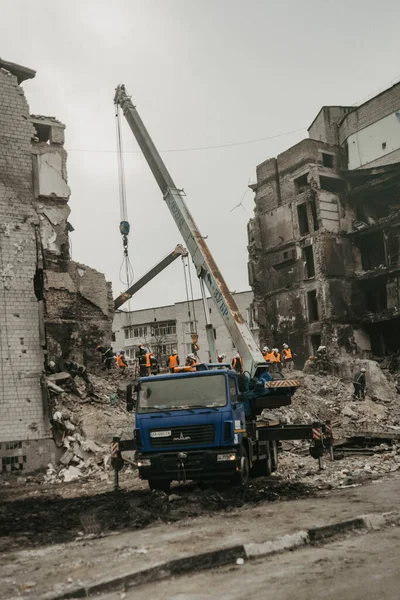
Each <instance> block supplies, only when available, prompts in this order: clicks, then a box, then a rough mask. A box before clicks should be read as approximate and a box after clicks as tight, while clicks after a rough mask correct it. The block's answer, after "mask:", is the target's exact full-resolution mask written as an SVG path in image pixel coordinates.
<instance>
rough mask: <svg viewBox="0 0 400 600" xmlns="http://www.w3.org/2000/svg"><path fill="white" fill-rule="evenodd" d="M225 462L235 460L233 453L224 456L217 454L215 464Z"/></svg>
mask: <svg viewBox="0 0 400 600" xmlns="http://www.w3.org/2000/svg"><path fill="white" fill-rule="evenodd" d="M226 460H236V454H235V453H234V452H229V453H228V452H227V453H226V454H217V462H223V461H226Z"/></svg>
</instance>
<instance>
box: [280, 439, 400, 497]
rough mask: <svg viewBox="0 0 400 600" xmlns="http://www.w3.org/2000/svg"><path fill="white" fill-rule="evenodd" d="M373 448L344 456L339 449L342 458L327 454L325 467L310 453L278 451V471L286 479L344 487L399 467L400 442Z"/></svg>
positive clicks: (321, 486) (314, 485) (337, 453)
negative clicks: (319, 465)
mask: <svg viewBox="0 0 400 600" xmlns="http://www.w3.org/2000/svg"><path fill="white" fill-rule="evenodd" d="M371 451H372V452H373V454H372V455H371V456H365V457H364V456H363V457H357V456H354V455H349V456H346V457H343V456H342V455H341V454H340V449H338V450H337V451H336V458H338V459H340V460H334V461H333V462H332V461H331V460H329V458H328V456H326V457H324V460H323V466H324V468H323V470H322V471H320V470H319V468H318V463H317V462H316V461H315V460H314V459H313V458H311V456H300V455H299V454H298V453H297V452H293V451H291V452H288V451H285V452H282V453H281V454H280V455H279V463H280V464H279V475H280V476H283V477H284V478H285V479H287V481H292V482H295V481H298V482H301V483H303V484H305V485H309V486H311V487H317V488H319V487H320V488H326V487H328V488H329V487H330V488H341V487H346V486H348V485H353V484H358V483H363V482H365V481H366V480H370V479H378V478H380V477H382V476H384V475H387V474H388V473H393V472H395V471H399V470H400V446H397V445H396V444H393V445H392V446H389V445H387V444H380V445H379V446H376V447H374V448H371Z"/></svg>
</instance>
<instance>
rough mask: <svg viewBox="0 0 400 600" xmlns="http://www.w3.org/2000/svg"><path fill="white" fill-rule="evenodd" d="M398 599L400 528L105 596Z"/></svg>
mask: <svg viewBox="0 0 400 600" xmlns="http://www.w3.org/2000/svg"><path fill="white" fill-rule="evenodd" d="M122 598H124V599H125V600H133V599H134V600H149V598H151V599H152V600H158V599H160V600H161V599H162V600H206V599H207V600H210V599H211V600H212V599H214V598H215V599H218V600H245V599H248V598H268V599H269V598H273V599H274V600H293V599H296V600H310V598H315V599H317V600H331V599H332V600H333V599H334V600H338V599H340V600H375V599H376V600H378V599H379V600H399V598H400V528H390V529H385V530H382V531H379V532H373V533H368V534H363V535H361V534H356V535H353V536H351V537H348V538H347V539H342V540H340V541H336V542H333V543H331V544H329V545H326V546H321V547H310V548H306V549H304V550H298V551H295V552H287V553H285V554H281V555H276V556H274V557H272V558H268V559H266V560H258V561H255V562H248V563H246V564H244V565H241V566H239V565H238V566H233V567H224V568H221V569H216V570H214V571H207V572H204V573H199V574H197V575H192V576H186V577H181V578H175V579H169V580H167V581H162V582H159V583H154V584H149V585H146V586H143V587H140V588H138V589H133V590H130V591H128V592H126V593H125V594H124V593H121V592H118V593H113V594H106V595H104V596H101V600H121V599H122Z"/></svg>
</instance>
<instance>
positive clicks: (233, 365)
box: [232, 356, 243, 369]
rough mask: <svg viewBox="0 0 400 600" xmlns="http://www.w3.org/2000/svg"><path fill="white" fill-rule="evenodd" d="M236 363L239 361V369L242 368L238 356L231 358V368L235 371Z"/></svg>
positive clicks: (241, 362)
mask: <svg viewBox="0 0 400 600" xmlns="http://www.w3.org/2000/svg"><path fill="white" fill-rule="evenodd" d="M237 361H239V364H240V367H242V365H243V361H242V359H241V358H239V357H238V356H234V357H233V361H232V367H233V368H234V369H236V366H237Z"/></svg>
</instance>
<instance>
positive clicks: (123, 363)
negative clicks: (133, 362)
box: [117, 354, 126, 367]
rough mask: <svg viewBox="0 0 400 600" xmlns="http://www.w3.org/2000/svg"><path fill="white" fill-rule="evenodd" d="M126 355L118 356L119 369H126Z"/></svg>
mask: <svg viewBox="0 0 400 600" xmlns="http://www.w3.org/2000/svg"><path fill="white" fill-rule="evenodd" d="M124 358H125V357H124V355H123V354H118V356H117V363H118V366H119V367H126V362H125V360H124Z"/></svg>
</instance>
